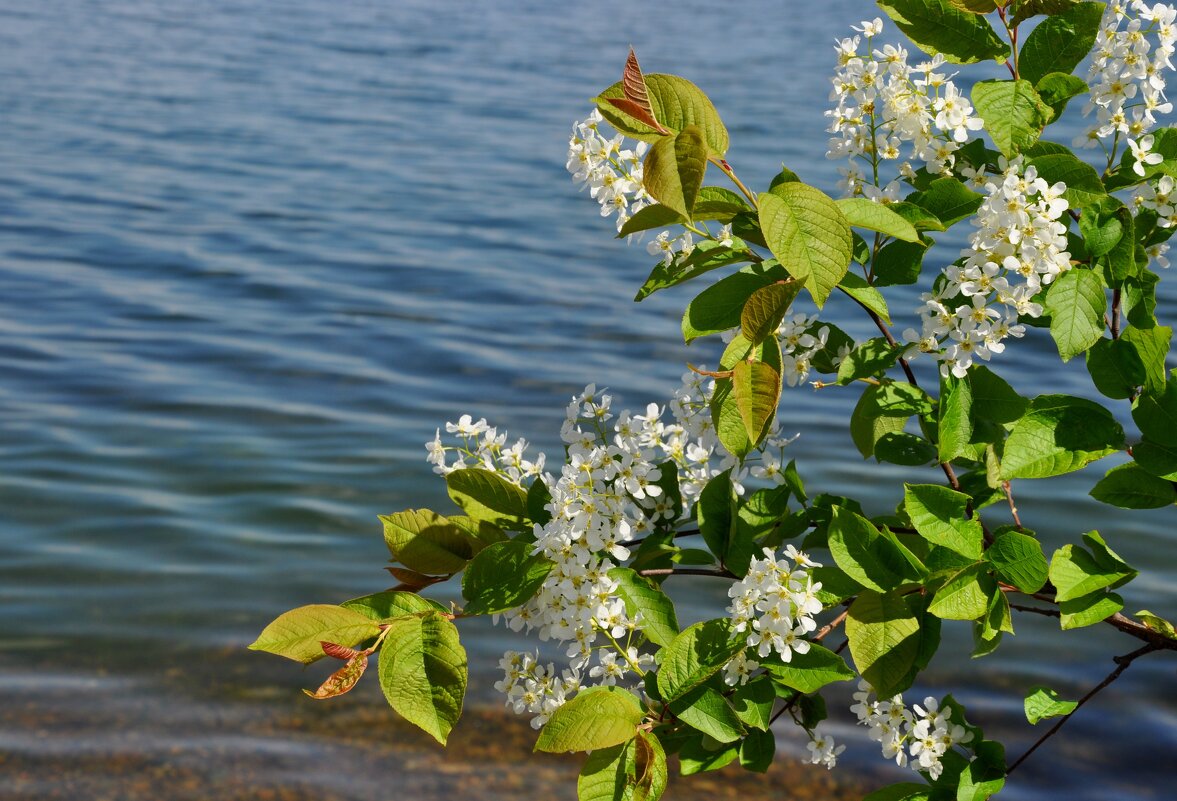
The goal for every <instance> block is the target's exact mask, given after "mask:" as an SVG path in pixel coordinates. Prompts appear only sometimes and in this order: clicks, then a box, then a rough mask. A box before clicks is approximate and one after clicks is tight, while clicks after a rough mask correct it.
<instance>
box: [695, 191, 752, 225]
mask: <svg viewBox="0 0 1177 801" xmlns="http://www.w3.org/2000/svg"><path fill="white" fill-rule="evenodd" d="M750 211H752V207H751V206H749V205H748V201H746V200H744V198H743V197H741V196H740V195H739V194H737V193H736V192H733V191H731V190H730V189H724V188H723V187H722V186H704V187H703V188H701V189H700V190H699V197H698V198H697V199H696V200H695V220H696V221H698V220H715V221H717V222H721V223H728V222H731V221H732V218H733V217H735V216H736V215H737V214H741V213H744V212H750Z"/></svg>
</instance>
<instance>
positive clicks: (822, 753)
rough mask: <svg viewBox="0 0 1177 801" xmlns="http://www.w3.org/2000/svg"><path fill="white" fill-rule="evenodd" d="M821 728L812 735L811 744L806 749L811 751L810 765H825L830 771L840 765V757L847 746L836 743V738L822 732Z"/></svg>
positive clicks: (816, 729)
mask: <svg viewBox="0 0 1177 801" xmlns="http://www.w3.org/2000/svg"><path fill="white" fill-rule="evenodd" d="M820 728H821V727H820V726H819V727H817V728H815V729H814V730H813V732H811V733H810V740H809V743H808V744H807V745H806V746H805V747H806V748H807V749H809V761H810V763H812V764H814V765H825V766H826V769H827V770H829V769H832V768H833V767H834V766H835V765H836V764H838V755H839V754H841V753H842V752H843V751H845V750H846V746H844V745H838V744H837V743H835V742H834V738H833V737H831V736H830V735H828V734H825V733H823V732H821V731H820Z"/></svg>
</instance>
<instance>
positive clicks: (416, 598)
mask: <svg viewBox="0 0 1177 801" xmlns="http://www.w3.org/2000/svg"><path fill="white" fill-rule="evenodd" d="M340 606H342V607H343V608H344V609H350V610H351V611H353V612H359V613H360V614H361V615H364V616H365V617H368V618H370V619H372V620H374V621H376V622H377V623H386V622H387V621H389V620H391V619H392V618H394V617H404V616H405V615H415V614H416V613H418V612H428V611H430V610H432V609H439V610H444V607H441V605H440V604H438V603H437V601H431V600H429V599H428V598H422V597H421V596H420V595H417V593H415V592H398V591H395V590H388V591H386V592H377V593H373V594H371V595H362V596H360V597H359V598H352V599H351V600H350V601H344V602H343V603H341V604H340ZM349 644H350V643H349Z"/></svg>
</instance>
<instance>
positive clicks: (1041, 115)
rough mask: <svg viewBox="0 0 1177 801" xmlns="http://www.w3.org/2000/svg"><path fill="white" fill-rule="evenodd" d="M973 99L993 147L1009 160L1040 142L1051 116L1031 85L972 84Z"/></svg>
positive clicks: (1003, 83)
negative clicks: (1039, 138) (1010, 157)
mask: <svg viewBox="0 0 1177 801" xmlns="http://www.w3.org/2000/svg"><path fill="white" fill-rule="evenodd" d="M972 99H973V105H974V106H975V107H976V109H977V114H978V115H980V117H981V119H982V120H984V121H985V130H986V131H987V132H988V133H989V136H990V137H992V139H993V144H995V145H996V146H997V149H998V150H1000V151H1001V152H1002V153H1004V154H1005V155H1006V156H1014V155H1016V154H1017V153H1020V152H1021V151H1022V150H1024V149H1025V148H1027V147H1029V146H1030V145H1032V144H1034V143H1035V142H1037V141H1038V137H1039V136H1040V135H1041V134H1042V129H1043V128H1044V127H1045V126H1046V123H1047V121H1049V119H1050V115H1051V113H1052V112H1051V110H1050V107H1049V106H1047V105H1046V104H1045V103H1043V102H1042V98H1040V97H1039V96H1038V92H1037V91H1035V90H1034V85H1033V84H1032V83H1030V82H1029V81H1023V80H1017V81H1013V80H1009V81H981V82H979V83H976V84H973V91H972Z"/></svg>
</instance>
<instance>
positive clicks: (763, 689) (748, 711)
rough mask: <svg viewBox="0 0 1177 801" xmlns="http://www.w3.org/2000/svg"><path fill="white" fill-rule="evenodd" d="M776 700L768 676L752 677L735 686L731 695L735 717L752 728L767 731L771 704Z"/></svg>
mask: <svg viewBox="0 0 1177 801" xmlns="http://www.w3.org/2000/svg"><path fill="white" fill-rule="evenodd" d="M774 701H776V690H775V689H773V686H772V681H771V680H770V679H769V678H768V676H760V677H758V678H755V679H752V680H751V681H749V682H748V683H747V684H745V685H743V686H741V687H737V688H736V689H735V690H734V691H733V692H732V695H731V703H732V709H734V710H735V712H736V717H738V718H739V719H740V720H741V721H743V722H744V723H746V724H747V725H749V726H751V727H752V728H754V729H760V730H761V731H768V727H769V723H770V722H771V720H772V705H773V702H774Z"/></svg>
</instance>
